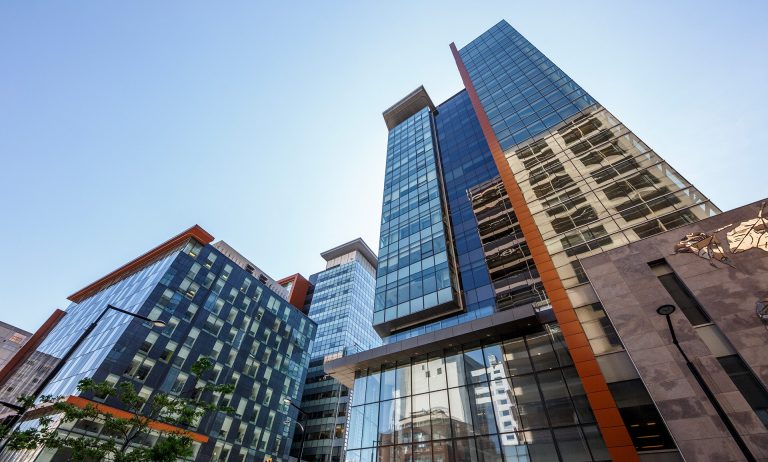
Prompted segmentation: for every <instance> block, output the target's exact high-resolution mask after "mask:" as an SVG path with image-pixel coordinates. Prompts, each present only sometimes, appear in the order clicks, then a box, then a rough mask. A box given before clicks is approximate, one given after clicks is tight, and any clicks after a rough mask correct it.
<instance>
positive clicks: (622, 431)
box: [600, 424, 632, 460]
mask: <svg viewBox="0 0 768 462" xmlns="http://www.w3.org/2000/svg"><path fill="white" fill-rule="evenodd" d="M600 431H601V432H602V433H603V438H605V439H606V440H608V438H609V437H610V439H611V440H614V441H615V442H616V443H617V444H614V445H611V446H608V447H609V448H611V447H622V446H632V438H630V437H629V433H627V429H626V428H624V424H622V425H617V426H615V427H606V428H601V429H600ZM609 435H610V436H609ZM619 443H620V444H619ZM606 445H607V443H606ZM620 460H626V459H620Z"/></svg>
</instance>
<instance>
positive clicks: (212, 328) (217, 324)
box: [203, 314, 224, 337]
mask: <svg viewBox="0 0 768 462" xmlns="http://www.w3.org/2000/svg"><path fill="white" fill-rule="evenodd" d="M222 326H224V321H222V320H221V319H219V318H218V317H216V315H214V314H211V315H208V319H206V320H205V324H204V325H203V330H204V331H206V332H208V333H209V334H211V335H213V336H214V337H218V335H219V331H221V328H222Z"/></svg>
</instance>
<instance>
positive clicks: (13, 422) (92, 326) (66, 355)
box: [0, 305, 165, 452]
mask: <svg viewBox="0 0 768 462" xmlns="http://www.w3.org/2000/svg"><path fill="white" fill-rule="evenodd" d="M109 310H113V311H118V312H120V313H123V314H127V315H129V316H133V317H134V318H138V319H141V320H144V321H148V322H151V323H152V324H153V325H154V326H155V327H165V322H163V321H160V320H158V319H150V318H148V317H146V316H141V315H138V314H136V313H131V312H130V311H126V310H124V309H122V308H118V307H116V306H113V305H107V307H106V308H104V311H102V312H101V313H100V314H99V316H98V317H97V318H96V320H95V321H93V322H92V323H91V324H90V325H89V326H88V328H87V329H85V330H84V331H83V333H82V334H80V337H78V338H77V340H75V343H73V344H72V346H71V347H69V349H68V350H67V352H66V353H64V355H63V356H62V357H61V360H59V362H58V363H57V364H56V366H54V368H53V369H51V372H49V373H48V375H46V376H45V378H44V379H43V380H41V381H40V385H38V386H37V388H36V389H35V391H34V392H33V393H32V396H33V397H35V398H37V397H38V396H40V393H42V392H43V390H45V387H47V386H48V384H49V383H51V380H53V378H54V377H56V374H58V373H59V371H61V369H62V368H63V367H64V365H65V364H66V362H67V361H69V358H71V357H72V355H73V354H74V353H75V351H77V349H78V348H79V347H80V345H82V343H83V342H84V341H85V339H86V338H87V337H88V336H89V335H90V334H91V332H93V330H94V329H95V328H96V325H97V324H98V323H99V321H101V319H102V318H103V317H104V315H105V314H107V312H108V311H109ZM0 404H2V405H4V406H7V407H9V408H11V409H14V410H15V411H16V415H15V416H13V417H11V418H10V419H8V428H13V427H14V426H15V425H16V423H17V422H19V421H20V420H21V419H22V417H24V415H25V414H26V413H27V411H28V408H26V407H23V406H13V405H10V406H9V405H8V403H0ZM7 443H8V439H7V438H6V439H5V441H3V444H2V446H0V452H2V451H3V450H4V449H5V445H6V444H7Z"/></svg>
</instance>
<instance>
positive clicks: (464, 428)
mask: <svg viewBox="0 0 768 462" xmlns="http://www.w3.org/2000/svg"><path fill="white" fill-rule="evenodd" d="M448 400H449V401H450V403H451V427H452V428H453V436H454V438H456V437H460V436H469V435H474V430H473V429H472V409H471V408H470V405H469V396H468V395H467V388H466V387H459V388H449V389H448ZM459 460H460V459H459Z"/></svg>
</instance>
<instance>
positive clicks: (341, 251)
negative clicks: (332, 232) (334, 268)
mask: <svg viewBox="0 0 768 462" xmlns="http://www.w3.org/2000/svg"><path fill="white" fill-rule="evenodd" d="M355 250H357V251H358V252H360V254H362V256H363V257H365V259H366V260H367V261H368V263H370V264H371V266H373V267H374V268H376V265H377V264H378V262H379V259H378V258H376V254H375V253H373V250H371V248H370V247H368V244H366V243H365V241H364V240H363V239H362V238H360V237H358V238H357V239H353V240H351V241H349V242H347V243H344V244H341V245H339V246H336V247H334V248H332V249H330V250H326V251H325V252H323V253H321V254H320V256H321V257H323V258H324V259H325V261H331V260H333V259H334V258H336V257H340V256H342V255H346V254H348V253H351V252H353V251H355Z"/></svg>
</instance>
